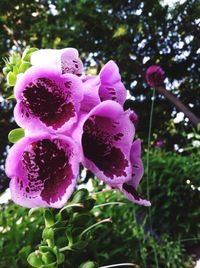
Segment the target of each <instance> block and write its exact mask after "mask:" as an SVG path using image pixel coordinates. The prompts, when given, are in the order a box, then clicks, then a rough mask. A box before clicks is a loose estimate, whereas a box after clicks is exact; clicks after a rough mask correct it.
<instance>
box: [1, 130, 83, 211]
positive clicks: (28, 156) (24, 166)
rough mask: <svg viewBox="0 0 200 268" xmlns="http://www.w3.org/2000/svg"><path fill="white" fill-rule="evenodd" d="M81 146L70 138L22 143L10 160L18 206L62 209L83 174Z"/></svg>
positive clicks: (27, 139) (29, 139)
mask: <svg viewBox="0 0 200 268" xmlns="http://www.w3.org/2000/svg"><path fill="white" fill-rule="evenodd" d="M79 160H80V159H79V153H78V151H77V146H76V144H75V143H74V142H73V140H72V139H71V138H69V137H66V136H63V135H59V136H54V135H51V134H37V135H35V136H32V137H25V138H23V139H21V140H20V141H18V142H17V143H16V144H15V145H14V146H13V147H12V148H11V150H10V152H9V155H8V157H7V160H6V174H7V176H8V177H10V178H11V181H10V190H11V196H12V199H13V201H14V202H15V203H17V204H19V205H21V206H24V207H30V208H31V207H55V208H60V207H62V206H63V205H64V204H65V202H66V201H67V200H68V199H69V197H70V196H71V194H72V193H73V191H74V188H75V186H76V182H77V176H78V172H79V162H80V161H79Z"/></svg>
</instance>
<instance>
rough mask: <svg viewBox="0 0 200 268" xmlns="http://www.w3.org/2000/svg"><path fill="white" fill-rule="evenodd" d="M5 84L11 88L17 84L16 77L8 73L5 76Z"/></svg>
mask: <svg viewBox="0 0 200 268" xmlns="http://www.w3.org/2000/svg"><path fill="white" fill-rule="evenodd" d="M6 79H7V83H8V85H9V86H11V87H13V86H14V85H15V84H16V82H17V76H16V75H15V74H14V73H13V72H9V73H8V74H7V76H6Z"/></svg>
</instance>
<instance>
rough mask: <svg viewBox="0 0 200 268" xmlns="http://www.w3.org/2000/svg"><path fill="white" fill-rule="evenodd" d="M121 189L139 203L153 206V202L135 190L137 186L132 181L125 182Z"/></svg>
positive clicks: (129, 197) (130, 198)
mask: <svg viewBox="0 0 200 268" xmlns="http://www.w3.org/2000/svg"><path fill="white" fill-rule="evenodd" d="M120 190H121V191H122V192H123V193H124V194H125V195H126V197H127V198H128V199H129V200H130V201H132V202H133V203H136V204H138V205H142V206H145V207H149V206H151V203H150V202H149V201H148V200H145V199H143V198H142V197H141V196H140V195H139V194H138V193H137V191H136V190H135V187H134V186H133V185H131V184H130V182H125V183H124V184H123V185H122V186H121V187H120Z"/></svg>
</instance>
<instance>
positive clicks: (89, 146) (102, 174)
mask: <svg viewBox="0 0 200 268" xmlns="http://www.w3.org/2000/svg"><path fill="white" fill-rule="evenodd" d="M129 115H130V113H129V112H128V111H127V112H124V111H123V108H122V106H121V105H120V104H118V103H117V102H115V101H110V100H107V101H104V102H102V103H100V104H99V105H97V106H96V107H95V108H93V109H92V110H91V111H90V113H88V114H86V115H85V116H84V115H83V116H82V119H80V123H79V126H78V127H77V129H76V130H75V131H74V133H73V137H74V138H75V139H77V138H79V144H80V145H81V148H82V154H83V159H82V163H83V165H84V166H85V167H86V168H88V169H89V170H90V171H92V172H93V173H94V174H95V175H96V176H97V177H98V178H99V179H101V180H103V181H104V182H106V183H112V185H116V184H119V183H123V182H125V181H127V180H129V179H130V176H131V164H130V161H129V157H130V149H131V145H132V140H133V137H134V134H135V128H134V125H133V124H132V122H131V120H130V118H129Z"/></svg>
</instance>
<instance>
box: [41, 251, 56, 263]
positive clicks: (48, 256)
mask: <svg viewBox="0 0 200 268" xmlns="http://www.w3.org/2000/svg"><path fill="white" fill-rule="evenodd" d="M42 261H43V262H44V264H51V263H54V262H55V261H56V256H55V255H54V254H52V253H51V252H43V253H42Z"/></svg>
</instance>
